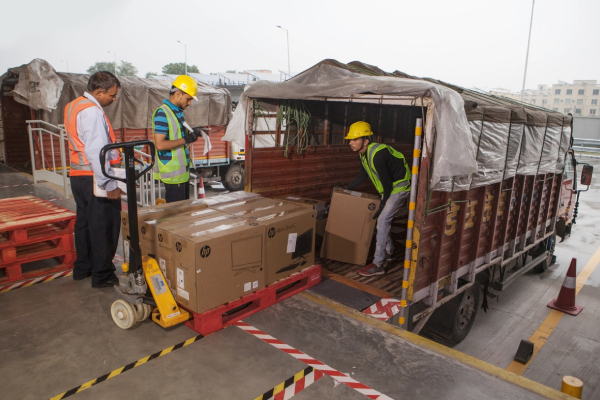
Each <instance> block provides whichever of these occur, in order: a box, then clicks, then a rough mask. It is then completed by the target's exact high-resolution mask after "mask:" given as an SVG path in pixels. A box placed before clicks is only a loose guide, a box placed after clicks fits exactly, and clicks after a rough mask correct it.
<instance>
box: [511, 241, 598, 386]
mask: <svg viewBox="0 0 600 400" xmlns="http://www.w3.org/2000/svg"><path fill="white" fill-rule="evenodd" d="M599 263H600V247H598V249H597V250H596V252H595V253H594V255H593V256H592V258H591V259H590V261H588V263H587V264H586V265H585V267H583V269H582V270H581V272H580V273H579V274H578V275H577V283H576V287H575V295H578V294H579V291H580V290H581V289H582V288H583V286H584V285H585V282H586V281H587V280H588V278H589V277H590V275H592V272H594V270H595V269H596V267H597V266H598V264H599ZM564 315H565V313H563V312H562V311H558V310H552V311H550V314H548V316H547V317H546V319H545V320H544V322H542V324H541V325H540V326H539V328H538V329H537V330H536V331H535V333H534V334H533V335H531V336H530V337H529V341H530V342H532V343H533V355H532V356H531V359H530V360H529V361H528V362H527V364H521V363H520V362H517V361H512V362H511V363H510V364H509V365H508V367H506V370H507V371H510V372H512V373H513V374H517V375H523V373H525V370H526V369H527V367H529V365H531V362H532V361H533V359H534V358H535V356H536V355H537V353H538V352H539V351H540V349H541V348H542V347H544V345H545V344H546V342H547V341H548V338H549V337H550V335H551V334H552V332H553V331H554V328H556V326H557V325H558V323H559V322H560V320H561V319H562V317H563V316H564Z"/></svg>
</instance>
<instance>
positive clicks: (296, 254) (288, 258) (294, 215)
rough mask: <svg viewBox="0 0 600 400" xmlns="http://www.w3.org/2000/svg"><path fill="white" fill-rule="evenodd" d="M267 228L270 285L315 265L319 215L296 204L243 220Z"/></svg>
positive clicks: (253, 214)
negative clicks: (316, 223)
mask: <svg viewBox="0 0 600 400" xmlns="http://www.w3.org/2000/svg"><path fill="white" fill-rule="evenodd" d="M242 218H246V219H248V220H249V221H251V222H256V223H258V224H260V225H261V226H264V227H265V231H266V232H267V236H266V239H265V241H266V248H265V254H266V285H270V284H272V283H273V282H276V281H278V280H280V279H283V278H287V277H288V276H290V275H292V274H294V273H296V272H298V271H300V270H302V269H304V268H308V267H310V266H312V265H313V264H314V263H315V230H316V229H315V221H316V211H314V210H312V209H310V208H307V207H304V206H298V205H296V204H289V203H284V204H283V205H280V206H277V207H273V208H269V209H263V210H256V211H253V212H250V213H246V214H244V215H243V216H242Z"/></svg>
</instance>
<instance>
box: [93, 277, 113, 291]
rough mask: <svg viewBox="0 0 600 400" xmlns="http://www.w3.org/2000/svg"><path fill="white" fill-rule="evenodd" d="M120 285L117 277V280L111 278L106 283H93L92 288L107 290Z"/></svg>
mask: <svg viewBox="0 0 600 400" xmlns="http://www.w3.org/2000/svg"><path fill="white" fill-rule="evenodd" d="M118 284H119V280H118V279H117V278H116V277H115V278H110V279H108V280H106V281H104V282H100V283H97V284H95V285H94V284H93V283H92V287H93V288H96V289H99V288H107V287H113V286H117V285H118Z"/></svg>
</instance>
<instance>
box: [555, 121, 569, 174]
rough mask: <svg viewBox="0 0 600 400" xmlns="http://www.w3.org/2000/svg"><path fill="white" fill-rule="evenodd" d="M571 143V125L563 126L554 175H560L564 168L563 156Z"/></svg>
mask: <svg viewBox="0 0 600 400" xmlns="http://www.w3.org/2000/svg"><path fill="white" fill-rule="evenodd" d="M570 143H571V125H570V123H569V125H566V126H563V128H562V133H561V138H560V150H559V152H558V157H557V159H556V169H555V170H554V172H555V173H557V174H560V173H561V172H563V170H564V168H565V155H566V153H567V150H568V149H569V145H570Z"/></svg>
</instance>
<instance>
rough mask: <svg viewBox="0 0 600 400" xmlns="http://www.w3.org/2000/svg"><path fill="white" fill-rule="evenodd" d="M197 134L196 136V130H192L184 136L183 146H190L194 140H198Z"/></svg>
mask: <svg viewBox="0 0 600 400" xmlns="http://www.w3.org/2000/svg"><path fill="white" fill-rule="evenodd" d="M198 136H199V135H198V134H196V130H195V129H194V130H193V131H191V132H190V133H188V134H187V135H185V136H184V137H183V140H185V144H191V143H194V142H195V141H196V140H198Z"/></svg>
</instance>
